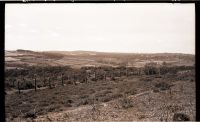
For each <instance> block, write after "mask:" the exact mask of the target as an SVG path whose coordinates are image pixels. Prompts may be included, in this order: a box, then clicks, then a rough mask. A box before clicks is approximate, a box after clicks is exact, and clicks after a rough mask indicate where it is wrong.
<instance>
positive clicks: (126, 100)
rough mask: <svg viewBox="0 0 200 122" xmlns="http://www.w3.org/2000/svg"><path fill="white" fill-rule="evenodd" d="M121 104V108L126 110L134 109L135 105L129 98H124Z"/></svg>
mask: <svg viewBox="0 0 200 122" xmlns="http://www.w3.org/2000/svg"><path fill="white" fill-rule="evenodd" d="M119 102H120V105H121V107H122V108H124V109H127V108H130V107H133V103H132V101H131V99H130V98H128V97H123V98H122V99H120V101H119Z"/></svg>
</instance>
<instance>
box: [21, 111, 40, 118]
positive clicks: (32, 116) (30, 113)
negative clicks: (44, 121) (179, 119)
mask: <svg viewBox="0 0 200 122" xmlns="http://www.w3.org/2000/svg"><path fill="white" fill-rule="evenodd" d="M24 117H25V118H33V119H34V118H36V117H37V116H36V113H35V112H34V111H33V110H31V111H29V112H27V113H26V114H25V116H24Z"/></svg>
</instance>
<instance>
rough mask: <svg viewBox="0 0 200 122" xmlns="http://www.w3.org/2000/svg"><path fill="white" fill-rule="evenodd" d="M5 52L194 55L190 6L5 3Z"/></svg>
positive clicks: (170, 4) (193, 34) (169, 4)
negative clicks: (57, 51)
mask: <svg viewBox="0 0 200 122" xmlns="http://www.w3.org/2000/svg"><path fill="white" fill-rule="evenodd" d="M5 11H6V12H5V14H6V16H5V49H6V50H16V49H28V50H35V51H45V50H61V51H72V50H86V51H102V52H133V53H163V52H168V53H190V54H195V7H194V4H172V3H150V4H148V3H126V4H123V3H119V4H109V3H104V4H103V3H98V4H94V3H79V4H77V3H76V4H73V3H70V4H69V3H66V4H6V9H5Z"/></svg>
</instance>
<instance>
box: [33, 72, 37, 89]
mask: <svg viewBox="0 0 200 122" xmlns="http://www.w3.org/2000/svg"><path fill="white" fill-rule="evenodd" d="M34 81H35V91H37V83H36V82H37V81H36V76H35V78H34Z"/></svg>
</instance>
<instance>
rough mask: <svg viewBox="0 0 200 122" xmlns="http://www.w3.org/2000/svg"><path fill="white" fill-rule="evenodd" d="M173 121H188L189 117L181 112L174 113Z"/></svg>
mask: <svg viewBox="0 0 200 122" xmlns="http://www.w3.org/2000/svg"><path fill="white" fill-rule="evenodd" d="M173 121H190V117H189V116H188V115H186V114H183V113H175V114H174V116H173Z"/></svg>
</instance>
